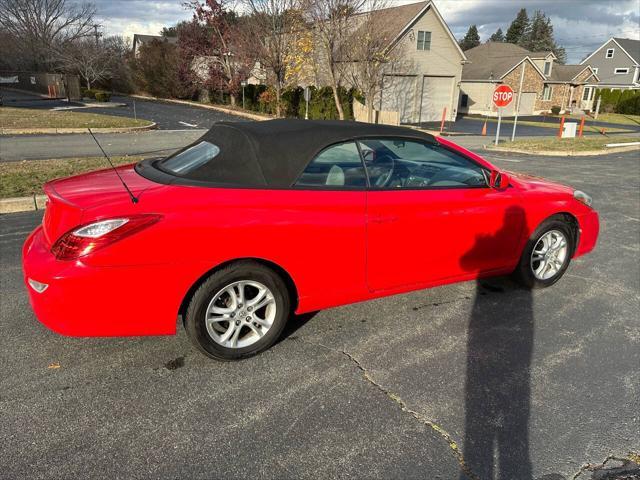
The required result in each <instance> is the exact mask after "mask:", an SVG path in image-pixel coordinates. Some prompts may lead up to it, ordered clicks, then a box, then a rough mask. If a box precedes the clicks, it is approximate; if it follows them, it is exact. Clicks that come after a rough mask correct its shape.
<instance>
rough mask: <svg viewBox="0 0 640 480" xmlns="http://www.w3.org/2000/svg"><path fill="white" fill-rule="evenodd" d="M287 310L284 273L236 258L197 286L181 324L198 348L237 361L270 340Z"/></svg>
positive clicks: (287, 298)
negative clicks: (235, 260) (234, 261)
mask: <svg viewBox="0 0 640 480" xmlns="http://www.w3.org/2000/svg"><path fill="white" fill-rule="evenodd" d="M289 313H290V299H289V294H288V291H287V287H286V285H285V283H284V282H283V280H282V278H280V276H279V275H278V274H276V273H275V272H274V271H272V270H270V269H269V268H267V267H265V266H264V265H261V264H259V263H255V262H238V263H235V264H231V265H229V266H227V267H225V268H222V269H220V270H218V271H216V272H214V273H213V274H212V275H211V276H210V277H209V278H208V279H207V280H206V281H205V282H204V283H203V284H202V285H201V286H200V287H199V288H198V289H197V290H196V292H195V293H194V294H193V297H192V299H191V302H190V303H189V307H188V309H187V313H186V316H185V320H184V323H185V329H186V332H187V335H188V336H189V338H190V340H191V341H192V342H193V343H194V345H195V346H196V347H197V348H198V349H199V350H200V351H201V352H202V353H204V354H205V355H207V356H209V357H212V358H215V359H217V360H237V359H241V358H246V357H250V356H252V355H256V354H257V353H260V352H261V351H263V350H265V349H267V348H269V347H270V346H271V345H273V343H274V342H275V341H276V340H277V339H278V337H279V336H280V333H281V332H282V329H283V328H284V326H285V324H286V322H287V319H288V317H289Z"/></svg>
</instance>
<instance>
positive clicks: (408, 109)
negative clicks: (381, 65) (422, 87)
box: [382, 75, 417, 123]
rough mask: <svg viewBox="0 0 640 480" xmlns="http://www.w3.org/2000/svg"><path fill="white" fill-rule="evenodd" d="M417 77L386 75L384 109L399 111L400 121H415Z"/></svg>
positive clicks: (383, 93)
mask: <svg viewBox="0 0 640 480" xmlns="http://www.w3.org/2000/svg"><path fill="white" fill-rule="evenodd" d="M415 104H416V77H414V76H397V75H385V77H384V84H383V89H382V110H386V111H392V112H399V113H400V123H411V122H414V121H415V120H414V119H415V118H416V117H417V115H416V112H415Z"/></svg>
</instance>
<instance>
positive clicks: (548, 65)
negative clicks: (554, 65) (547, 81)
mask: <svg viewBox="0 0 640 480" xmlns="http://www.w3.org/2000/svg"><path fill="white" fill-rule="evenodd" d="M544 74H545V76H548V75H550V74H551V62H544Z"/></svg>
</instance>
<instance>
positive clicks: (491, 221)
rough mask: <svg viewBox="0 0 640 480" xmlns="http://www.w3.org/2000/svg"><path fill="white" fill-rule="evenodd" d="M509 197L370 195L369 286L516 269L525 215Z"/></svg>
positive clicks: (468, 192)
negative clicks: (519, 240) (510, 268)
mask: <svg viewBox="0 0 640 480" xmlns="http://www.w3.org/2000/svg"><path fill="white" fill-rule="evenodd" d="M514 195H515V194H514V193H513V189H506V190H502V191H498V190H493V189H490V188H451V189H434V190H427V189H425V190H381V191H370V192H368V194H367V222H368V223H367V242H368V244H367V252H368V253H367V281H368V286H369V289H370V290H374V291H375V290H386V289H393V288H396V287H402V286H409V285H418V284H425V283H432V282H438V281H440V280H444V279H447V278H452V277H458V276H464V275H465V274H467V275H468V274H472V273H488V272H491V271H495V270H500V269H504V268H507V267H510V266H512V265H513V266H515V263H516V262H517V260H518V257H519V253H520V252H518V251H516V245H517V244H518V239H519V238H521V235H522V228H523V225H524V210H523V209H522V208H521V207H519V206H518V198H517V197H514Z"/></svg>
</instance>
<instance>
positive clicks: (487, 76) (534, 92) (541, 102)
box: [459, 42, 598, 116]
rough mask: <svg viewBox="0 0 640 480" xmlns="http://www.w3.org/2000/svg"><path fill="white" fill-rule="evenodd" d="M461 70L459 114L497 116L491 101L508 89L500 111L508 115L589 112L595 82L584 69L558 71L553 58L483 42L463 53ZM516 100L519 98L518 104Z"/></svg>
mask: <svg viewBox="0 0 640 480" xmlns="http://www.w3.org/2000/svg"><path fill="white" fill-rule="evenodd" d="M465 54H466V56H467V59H468V63H466V64H465V65H464V67H463V69H462V81H461V83H460V90H461V93H460V106H459V112H460V113H469V114H481V115H492V116H495V115H497V114H498V111H497V109H496V107H495V106H494V105H493V102H492V101H491V99H492V95H493V91H494V90H495V88H496V87H497V86H498V85H502V84H506V85H509V86H510V87H511V88H512V89H513V91H514V92H515V93H516V97H515V98H514V101H513V102H512V103H511V104H510V105H509V106H508V107H506V108H505V109H504V111H503V114H504V115H513V114H514V113H515V109H516V108H517V107H518V106H519V110H518V111H519V114H520V115H537V114H540V113H545V112H549V111H550V110H551V108H552V107H555V106H557V107H559V108H560V110H561V111H562V112H568V111H578V110H591V109H592V107H593V97H594V90H595V88H594V86H593V85H595V84H596V83H597V82H598V77H597V76H596V75H595V73H594V72H593V70H592V69H591V67H590V66H589V65H563V64H560V63H558V62H557V58H556V56H555V55H554V54H553V52H530V51H528V50H526V49H524V48H522V47H520V46H518V45H514V44H512V43H503V42H488V43H484V44H482V45H479V46H477V47H475V48H472V49H470V50H467V51H466V52H465ZM518 97H520V98H518Z"/></svg>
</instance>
